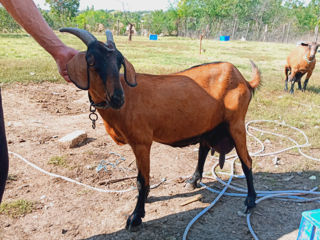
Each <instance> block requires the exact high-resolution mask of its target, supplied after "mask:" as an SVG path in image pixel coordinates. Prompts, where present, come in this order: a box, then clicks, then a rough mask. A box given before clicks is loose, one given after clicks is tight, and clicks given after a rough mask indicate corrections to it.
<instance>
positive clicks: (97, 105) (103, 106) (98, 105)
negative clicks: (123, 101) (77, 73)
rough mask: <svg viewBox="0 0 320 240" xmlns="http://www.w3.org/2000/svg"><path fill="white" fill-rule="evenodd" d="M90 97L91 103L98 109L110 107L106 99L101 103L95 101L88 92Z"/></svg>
mask: <svg viewBox="0 0 320 240" xmlns="http://www.w3.org/2000/svg"><path fill="white" fill-rule="evenodd" d="M88 97H89V101H90V105H91V106H93V107H95V108H96V109H107V108H109V107H110V104H109V103H108V102H107V101H105V102H99V103H95V102H94V101H93V100H92V98H91V96H90V93H89V92H88Z"/></svg>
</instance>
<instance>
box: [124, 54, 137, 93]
mask: <svg viewBox="0 0 320 240" xmlns="http://www.w3.org/2000/svg"><path fill="white" fill-rule="evenodd" d="M122 64H123V67H124V79H125V81H126V83H127V84H128V85H129V86H130V87H135V86H137V82H136V71H135V70H134V67H133V65H132V64H131V63H130V62H129V61H128V60H127V59H126V58H125V57H123V62H122Z"/></svg>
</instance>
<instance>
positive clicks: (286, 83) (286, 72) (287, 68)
mask: <svg viewBox="0 0 320 240" xmlns="http://www.w3.org/2000/svg"><path fill="white" fill-rule="evenodd" d="M289 71H290V68H289V67H288V66H285V68H284V73H285V75H286V79H285V80H284V90H285V91H288V72H289Z"/></svg>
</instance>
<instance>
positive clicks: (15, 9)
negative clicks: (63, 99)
mask: <svg viewBox="0 0 320 240" xmlns="http://www.w3.org/2000/svg"><path fill="white" fill-rule="evenodd" d="M0 3H1V4H2V5H3V6H4V7H5V8H6V9H7V11H8V12H9V14H10V15H11V16H12V17H13V18H14V19H15V20H16V21H17V22H18V23H19V24H20V25H21V26H22V27H23V28H24V29H25V30H26V31H27V32H28V33H29V34H30V35H31V36H32V37H33V38H34V39H35V40H36V41H37V42H38V43H39V44H40V45H41V46H42V47H43V48H44V49H45V50H46V51H47V52H48V53H50V54H51V56H52V57H53V58H54V59H55V61H56V63H57V65H58V69H59V73H60V75H61V76H62V77H63V78H64V79H65V80H66V81H68V82H69V81H70V79H69V77H68V74H67V69H66V65H67V62H68V61H69V60H70V59H71V58H72V57H73V56H74V55H76V54H77V53H78V51H77V50H75V49H73V48H70V47H68V46H66V45H65V44H64V43H63V42H62V41H61V40H60V39H59V38H58V37H57V35H56V34H55V33H54V32H53V31H52V29H51V28H50V27H49V25H48V24H47V22H46V21H45V20H44V19H43V17H42V15H41V14H40V12H39V10H38V8H37V7H36V5H35V4H34V2H33V1H32V0H0Z"/></svg>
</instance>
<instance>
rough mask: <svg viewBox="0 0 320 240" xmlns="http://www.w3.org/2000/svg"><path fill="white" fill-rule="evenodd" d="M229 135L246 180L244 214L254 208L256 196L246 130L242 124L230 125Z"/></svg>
mask: <svg viewBox="0 0 320 240" xmlns="http://www.w3.org/2000/svg"><path fill="white" fill-rule="evenodd" d="M230 134H231V136H232V138H233V140H234V143H235V147H236V151H237V154H238V156H239V159H240V161H241V165H242V170H243V172H244V175H245V176H246V180H247V187H248V195H247V198H246V200H245V202H244V203H245V205H246V207H247V209H246V212H247V211H248V210H249V209H250V208H253V207H255V205H256V203H255V201H256V197H257V194H256V192H255V189H254V185H253V176H252V159H251V157H250V156H249V153H248V149H247V144H246V130H245V124H244V122H243V123H241V124H240V123H235V124H230Z"/></svg>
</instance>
